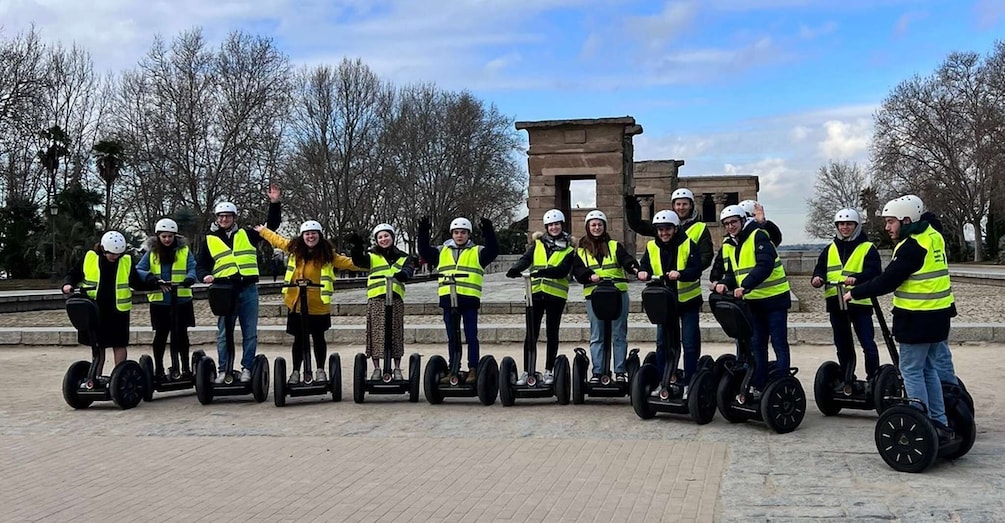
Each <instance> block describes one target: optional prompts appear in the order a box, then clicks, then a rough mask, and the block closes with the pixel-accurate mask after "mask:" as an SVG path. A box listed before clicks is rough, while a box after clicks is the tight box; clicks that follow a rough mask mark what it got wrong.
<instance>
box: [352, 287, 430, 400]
mask: <svg viewBox="0 0 1005 523" xmlns="http://www.w3.org/2000/svg"><path fill="white" fill-rule="evenodd" d="M384 289H385V290H384V365H383V369H381V375H380V379H379V380H369V379H367V376H366V371H367V368H368V367H367V357H366V354H364V353H362V352H360V353H358V354H356V359H355V361H354V362H353V366H352V400H353V401H355V402H356V403H363V400H364V399H365V398H366V393H367V392H369V393H370V394H408V401H410V402H412V403H416V402H418V401H419V372H420V370H419V369H421V368H422V356H420V355H419V354H418V353H414V352H413V353H412V355H411V356H409V357H408V379H407V380H405V379H401V380H396V379H394V371H393V369H392V368H391V345H392V341H393V338H394V336H393V325H394V301H393V300H394V277H393V276H385V277H384Z"/></svg>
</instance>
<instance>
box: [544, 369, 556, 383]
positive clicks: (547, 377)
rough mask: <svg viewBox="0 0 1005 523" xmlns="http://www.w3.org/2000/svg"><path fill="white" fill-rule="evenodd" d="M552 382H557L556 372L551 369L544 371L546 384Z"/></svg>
mask: <svg viewBox="0 0 1005 523" xmlns="http://www.w3.org/2000/svg"><path fill="white" fill-rule="evenodd" d="M552 383H555V373H554V372H552V371H550V370H546V371H544V384H545V385H551V384H552Z"/></svg>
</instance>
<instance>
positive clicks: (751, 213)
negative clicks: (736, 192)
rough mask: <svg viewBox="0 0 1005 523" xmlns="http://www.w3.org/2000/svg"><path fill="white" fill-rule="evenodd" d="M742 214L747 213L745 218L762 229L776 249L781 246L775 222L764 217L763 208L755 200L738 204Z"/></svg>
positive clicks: (780, 237) (779, 232)
mask: <svg viewBox="0 0 1005 523" xmlns="http://www.w3.org/2000/svg"><path fill="white" fill-rule="evenodd" d="M739 205H740V207H742V208H743V212H745V213H747V218H753V219H754V222H756V223H757V226H758V227H760V228H762V229H764V230H765V231H767V233H768V237H770V238H771V243H773V244H774V245H775V247H776V248H777V247H778V246H779V245H781V244H782V231H781V229H779V228H778V226H777V225H775V222H773V221H771V220H769V219H767V218H766V217H765V216H764V206H763V205H761V203H760V202H758V201H757V200H743V201H742V202H740V203H739Z"/></svg>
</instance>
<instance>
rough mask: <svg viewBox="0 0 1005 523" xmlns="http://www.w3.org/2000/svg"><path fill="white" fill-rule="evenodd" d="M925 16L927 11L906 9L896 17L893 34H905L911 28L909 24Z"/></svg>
mask: <svg viewBox="0 0 1005 523" xmlns="http://www.w3.org/2000/svg"><path fill="white" fill-rule="evenodd" d="M927 17H928V13H925V12H922V11H908V12H906V13H904V14H902V15H900V18H898V19H897V22H896V23H895V24H894V26H893V34H894V35H896V36H905V35H906V34H907V33H908V32H909V31H910V30H911V25H912V24H914V22H918V21H920V20H924V19H925V18H927Z"/></svg>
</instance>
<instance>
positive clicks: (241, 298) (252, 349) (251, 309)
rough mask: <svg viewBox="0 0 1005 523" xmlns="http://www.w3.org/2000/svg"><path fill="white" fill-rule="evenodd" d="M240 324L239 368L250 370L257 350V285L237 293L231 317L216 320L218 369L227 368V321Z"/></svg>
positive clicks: (249, 285) (244, 287) (219, 317)
mask: <svg viewBox="0 0 1005 523" xmlns="http://www.w3.org/2000/svg"><path fill="white" fill-rule="evenodd" d="M228 320H229V321H230V322H231V324H232V325H233V324H234V322H235V321H238V320H239V321H240V322H241V349H242V351H243V354H242V356H241V367H243V368H245V369H248V370H251V366H252V365H253V364H254V363H255V353H256V352H257V350H258V285H257V284H254V283H251V284H248V285H245V286H243V287H242V288H241V290H240V292H238V293H237V310H236V311H235V313H234V314H233V315H231V316H217V318H216V354H217V358H218V359H219V360H220V368H221V369H226V368H227V361H228V360H227V321H228Z"/></svg>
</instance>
